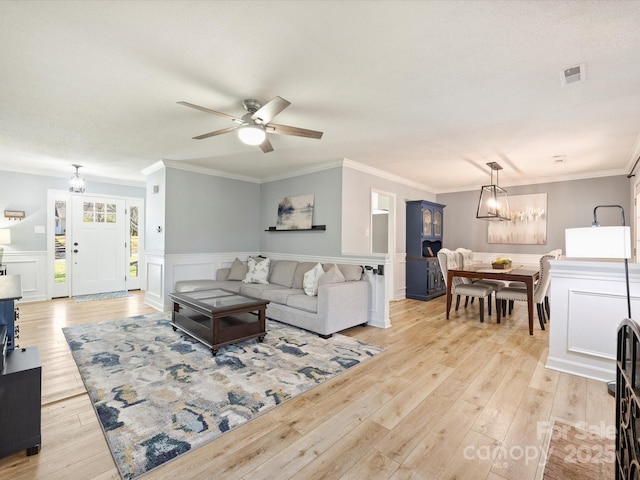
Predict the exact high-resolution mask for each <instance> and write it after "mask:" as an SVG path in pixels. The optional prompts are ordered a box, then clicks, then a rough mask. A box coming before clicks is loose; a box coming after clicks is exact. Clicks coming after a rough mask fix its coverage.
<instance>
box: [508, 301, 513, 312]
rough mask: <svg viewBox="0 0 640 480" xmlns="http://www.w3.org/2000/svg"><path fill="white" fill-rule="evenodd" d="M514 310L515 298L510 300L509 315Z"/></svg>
mask: <svg viewBox="0 0 640 480" xmlns="http://www.w3.org/2000/svg"><path fill="white" fill-rule="evenodd" d="M512 312H513V300H509V315H511V313H512Z"/></svg>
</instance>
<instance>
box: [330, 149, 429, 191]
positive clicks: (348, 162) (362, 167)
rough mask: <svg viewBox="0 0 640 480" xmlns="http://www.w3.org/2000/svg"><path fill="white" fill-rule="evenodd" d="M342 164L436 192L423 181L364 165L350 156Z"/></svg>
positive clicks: (419, 188)
mask: <svg viewBox="0 0 640 480" xmlns="http://www.w3.org/2000/svg"><path fill="white" fill-rule="evenodd" d="M342 166H343V167H346V168H351V169H352V170H358V171H360V172H364V173H368V174H369V175H374V176H376V177H380V178H384V179H386V180H390V181H392V182H395V183H400V184H402V185H406V186H408V187H412V188H417V189H418V190H424V191H425V192H431V193H435V189H434V187H431V186H428V185H423V184H421V183H417V182H414V181H412V180H408V179H406V178H404V177H399V176H398V175H394V174H392V173H389V172H385V171H383V170H379V169H377V168H374V167H370V166H369V165H364V164H362V163H358V162H354V161H353V160H349V159H348V158H345V159H343V160H342Z"/></svg>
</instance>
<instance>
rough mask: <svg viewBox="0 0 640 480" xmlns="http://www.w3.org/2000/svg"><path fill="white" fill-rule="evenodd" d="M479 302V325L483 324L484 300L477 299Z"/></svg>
mask: <svg viewBox="0 0 640 480" xmlns="http://www.w3.org/2000/svg"><path fill="white" fill-rule="evenodd" d="M478 302H480V323H482V322H484V298H479V299H478Z"/></svg>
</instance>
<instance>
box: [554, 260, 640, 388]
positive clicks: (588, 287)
mask: <svg viewBox="0 0 640 480" xmlns="http://www.w3.org/2000/svg"><path fill="white" fill-rule="evenodd" d="M550 264H551V271H550V274H551V288H550V294H549V298H550V301H551V322H550V329H549V355H548V356H547V363H546V367H547V368H550V369H552V370H558V371H561V372H565V373H570V374H573V375H579V376H582V377H587V378H593V379H596V380H601V381H611V380H614V378H615V363H616V343H617V333H616V332H617V329H618V325H619V324H620V322H621V321H622V320H623V319H624V318H626V317H627V316H628V312H627V295H626V286H625V272H624V264H623V263H622V262H604V261H576V260H572V259H561V260H552V261H551V262H550ZM629 277H630V292H631V312H632V316H633V315H634V312H635V315H636V316H637V315H638V314H639V313H640V265H638V264H629Z"/></svg>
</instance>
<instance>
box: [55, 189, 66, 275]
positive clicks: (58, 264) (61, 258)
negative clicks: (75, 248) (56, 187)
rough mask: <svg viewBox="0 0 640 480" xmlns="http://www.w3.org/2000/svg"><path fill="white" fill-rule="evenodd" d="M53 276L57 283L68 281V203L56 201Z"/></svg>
mask: <svg viewBox="0 0 640 480" xmlns="http://www.w3.org/2000/svg"><path fill="white" fill-rule="evenodd" d="M55 209H56V211H55V232H54V236H55V237H54V243H55V248H54V252H55V253H54V259H53V267H54V268H53V275H54V282H55V283H64V282H66V281H67V202H65V201H59V200H58V201H56V205H55Z"/></svg>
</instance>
